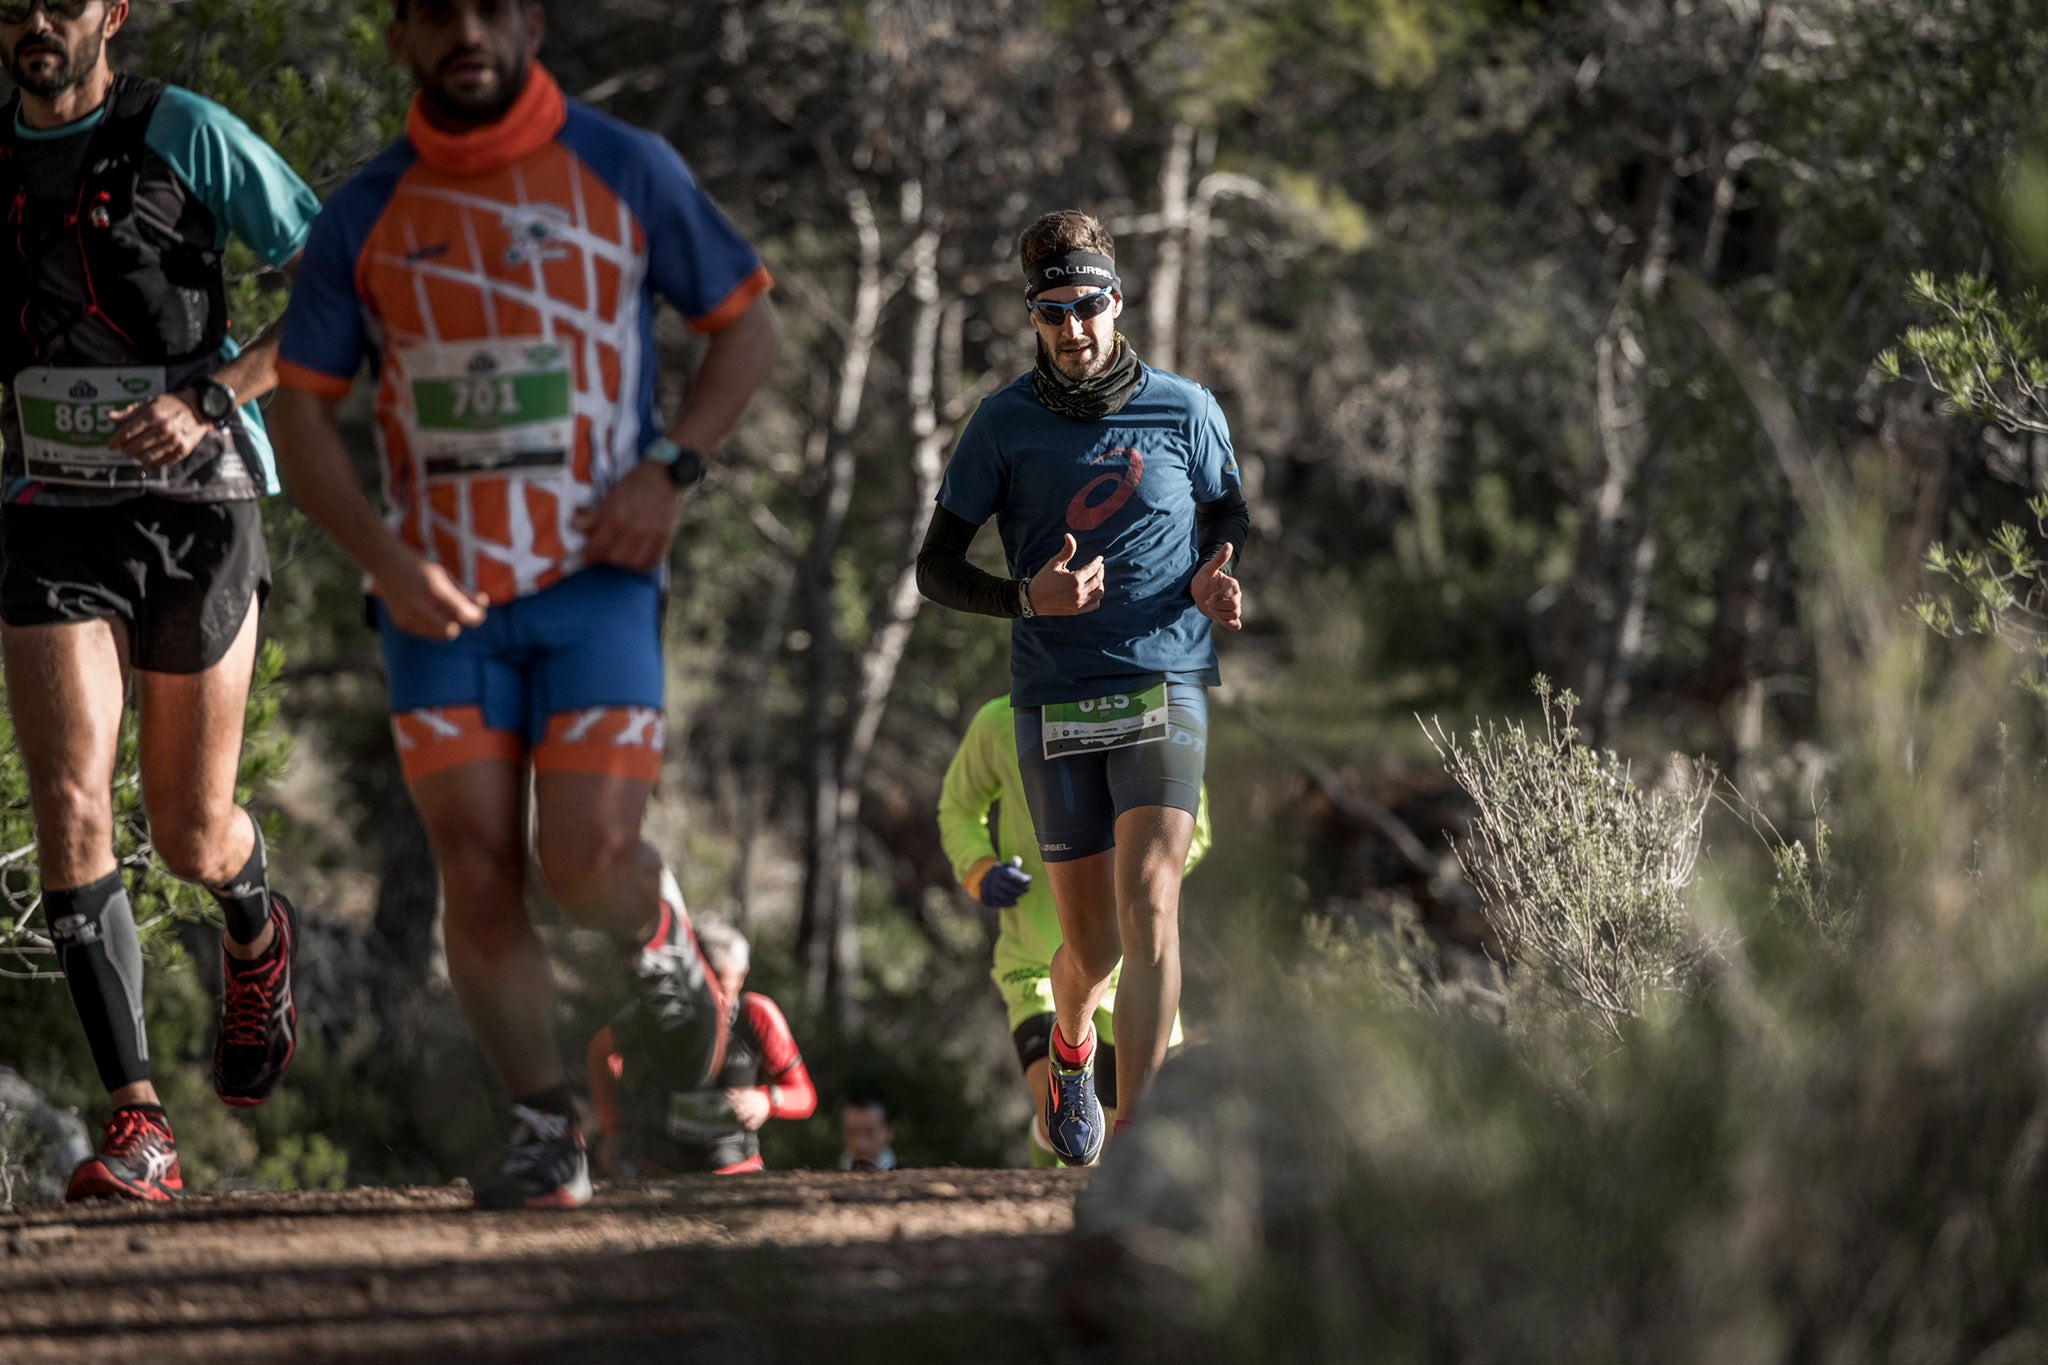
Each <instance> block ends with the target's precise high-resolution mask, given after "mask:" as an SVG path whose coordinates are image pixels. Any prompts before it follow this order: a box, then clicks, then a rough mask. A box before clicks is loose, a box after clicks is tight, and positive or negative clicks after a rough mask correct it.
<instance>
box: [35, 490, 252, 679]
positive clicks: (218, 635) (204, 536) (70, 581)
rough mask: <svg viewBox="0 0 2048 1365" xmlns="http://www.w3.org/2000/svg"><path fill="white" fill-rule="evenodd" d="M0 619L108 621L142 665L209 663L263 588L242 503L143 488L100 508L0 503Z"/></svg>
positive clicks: (163, 669) (195, 666)
mask: <svg viewBox="0 0 2048 1365" xmlns="http://www.w3.org/2000/svg"><path fill="white" fill-rule="evenodd" d="M0 537H4V538H0V557H4V565H0V620H4V621H5V622H6V623H7V624H8V625H10V626H50V625H62V624H65V623H69V622H78V621H101V620H114V619H117V618H118V619H119V620H121V621H123V622H125V623H126V624H127V626H128V642H129V661H130V662H131V663H132V664H133V665H134V666H135V667H136V668H139V669H142V670H143V671H145V672H149V673H203V672H205V671H206V670H207V669H209V668H211V667H213V665H215V664H217V663H219V662H220V660H221V657H222V656H223V655H225V654H226V653H227V652H228V646H230V645H232V644H233V643H234V642H235V636H236V635H237V634H239V633H240V631H241V629H242V622H243V621H244V620H246V619H247V618H248V615H249V601H250V599H251V598H252V597H261V596H267V595H268V594H269V591H270V552H269V550H268V549H267V548H266V547H265V545H264V542H263V516H262V513H261V511H260V510H259V509H258V506H257V504H256V503H254V502H249V501H243V502H173V501H171V500H169V499H167V498H160V497H157V496H156V495H154V494H144V495H143V496H141V497H139V498H130V499H129V500H128V501H126V502H117V503H112V504H109V505H108V506H105V507H38V506H36V505H35V504H33V503H27V504H21V505H13V504H10V505H9V506H7V507H6V508H5V509H0Z"/></svg>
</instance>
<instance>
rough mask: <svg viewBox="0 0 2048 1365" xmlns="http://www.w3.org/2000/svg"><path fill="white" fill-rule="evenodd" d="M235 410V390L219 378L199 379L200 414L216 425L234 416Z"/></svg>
mask: <svg viewBox="0 0 2048 1365" xmlns="http://www.w3.org/2000/svg"><path fill="white" fill-rule="evenodd" d="M234 412H235V391H234V390H233V389H231V388H229V387H228V386H227V385H225V384H223V383H221V382H220V381H219V380H218V379H202V380H200V381H199V415H200V416H201V417H204V418H205V419H206V420H207V421H208V422H211V423H212V424H213V425H214V426H219V425H220V424H221V423H222V422H225V421H227V420H228V418H230V417H232V416H233V415H234Z"/></svg>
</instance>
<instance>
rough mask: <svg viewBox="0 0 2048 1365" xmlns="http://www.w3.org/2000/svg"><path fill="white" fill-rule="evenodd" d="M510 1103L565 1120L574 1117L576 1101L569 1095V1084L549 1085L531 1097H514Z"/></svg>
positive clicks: (565, 1082)
mask: <svg viewBox="0 0 2048 1365" xmlns="http://www.w3.org/2000/svg"><path fill="white" fill-rule="evenodd" d="M512 1103H514V1104H523V1105H525V1106H526V1107H527V1108H528V1109H538V1110H540V1111H541V1112H542V1113H543V1114H561V1115H563V1116H565V1117H567V1118H571V1119H573V1118H575V1117H576V1101H575V1100H574V1099H572V1098H571V1097H570V1095H569V1083H568V1082H567V1081H564V1082H562V1083H561V1084H559V1085H551V1086H549V1087H548V1088H547V1089H545V1090H536V1091H535V1092H534V1093H533V1094H531V1095H515V1096H513V1098H512Z"/></svg>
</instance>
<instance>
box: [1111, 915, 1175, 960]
mask: <svg viewBox="0 0 2048 1365" xmlns="http://www.w3.org/2000/svg"><path fill="white" fill-rule="evenodd" d="M1120 919H1121V921H1122V925H1121V927H1122V931H1123V932H1122V938H1123V957H1124V959H1125V960H1126V961H1129V960H1132V959H1136V960H1137V961H1139V962H1163V961H1165V960H1166V958H1167V957H1169V956H1170V955H1172V954H1174V953H1177V952H1179V951H1180V911H1179V908H1178V907H1177V906H1164V905H1160V904H1158V903H1156V902H1152V901H1141V902H1139V903H1138V904H1136V905H1132V906H1129V907H1127V908H1126V909H1125V910H1124V912H1123V914H1122V915H1121V916H1120Z"/></svg>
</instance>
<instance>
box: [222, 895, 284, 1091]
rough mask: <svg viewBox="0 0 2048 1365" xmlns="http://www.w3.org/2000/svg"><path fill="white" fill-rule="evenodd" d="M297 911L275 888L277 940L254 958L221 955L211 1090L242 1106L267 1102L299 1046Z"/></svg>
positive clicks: (273, 913) (272, 905)
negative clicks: (294, 959) (294, 963)
mask: <svg viewBox="0 0 2048 1365" xmlns="http://www.w3.org/2000/svg"><path fill="white" fill-rule="evenodd" d="M298 921H299V916H298V912H297V911H296V910H294V909H292V903H291V902H290V901H288V900H286V899H285V898H284V897H283V896H280V895H278V894H277V893H276V892H275V891H273V892H271V893H270V922H271V924H272V925H274V926H275V927H276V929H277V938H276V939H275V941H273V942H272V943H271V945H270V949H269V951H268V952H266V953H264V954H263V956H262V957H259V958H257V959H256V960H255V961H254V962H244V961H242V960H241V959H239V958H237V957H234V956H232V955H230V954H228V953H222V954H221V977H222V982H221V1002H220V1032H219V1033H218V1034H217V1035H215V1037H214V1042H213V1093H214V1094H216V1095H219V1096H220V1097H221V1099H222V1100H224V1101H225V1102H227V1103H228V1104H232V1105H235V1106H237V1107H238V1108H248V1107H249V1106H251V1105H257V1104H261V1103H263V1101H265V1100H267V1099H269V1098H270V1092H271V1091H273V1090H275V1089H277V1083H278V1082H279V1081H281V1080H283V1079H284V1072H285V1068H286V1067H288V1066H290V1065H291V1064H292V1054H293V1053H294V1052H296V1051H297V1050H298V1040H299V1011H298V1009H297V1007H296V1006H295V1005H293V1003H292V949H293V948H294V947H295V946H296V940H297V938H298Z"/></svg>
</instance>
